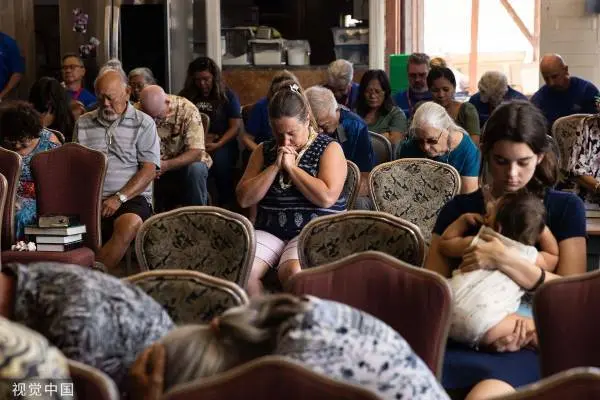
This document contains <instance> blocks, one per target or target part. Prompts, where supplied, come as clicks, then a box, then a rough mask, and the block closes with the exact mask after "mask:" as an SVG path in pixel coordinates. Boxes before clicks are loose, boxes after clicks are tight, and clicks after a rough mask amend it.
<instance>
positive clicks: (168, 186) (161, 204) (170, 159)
mask: <svg viewBox="0 0 600 400" xmlns="http://www.w3.org/2000/svg"><path fill="white" fill-rule="evenodd" d="M139 108H140V109H141V110H142V111H144V112H145V113H146V114H148V115H149V116H151V117H152V118H154V121H155V122H156V127H157V129H158V136H159V138H160V158H161V160H160V171H159V172H158V173H157V179H156V181H155V182H154V205H155V207H156V210H157V211H158V212H162V211H167V210H169V209H172V208H175V207H178V206H202V205H206V203H207V200H208V194H207V187H206V179H207V178H208V169H209V168H210V166H211V165H212V159H211V158H210V156H209V155H208V153H207V152H206V148H205V147H204V129H203V127H202V119H201V118H200V112H199V111H198V108H196V106H195V105H194V104H193V103H192V102H191V101H189V100H188V99H186V98H184V97H180V96H175V95H171V94H166V93H165V91H164V90H163V89H162V88H161V87H160V86H157V85H150V86H147V87H146V88H144V90H142V92H141V93H140V103H139Z"/></svg>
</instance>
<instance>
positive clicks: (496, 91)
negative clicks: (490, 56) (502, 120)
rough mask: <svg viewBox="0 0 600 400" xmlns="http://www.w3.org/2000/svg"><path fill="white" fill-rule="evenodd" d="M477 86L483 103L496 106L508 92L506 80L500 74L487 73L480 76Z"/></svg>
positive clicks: (496, 72) (497, 72)
mask: <svg viewBox="0 0 600 400" xmlns="http://www.w3.org/2000/svg"><path fill="white" fill-rule="evenodd" d="M477 86H478V88H479V94H480V96H481V100H482V101H483V102H484V103H492V104H494V105H498V104H500V103H501V102H502V99H503V98H504V95H505V94H506V92H507V91H508V80H507V79H506V75H504V74H503V73H502V72H499V71H487V72H486V73H484V74H483V75H482V76H481V79H479V83H478V84H477Z"/></svg>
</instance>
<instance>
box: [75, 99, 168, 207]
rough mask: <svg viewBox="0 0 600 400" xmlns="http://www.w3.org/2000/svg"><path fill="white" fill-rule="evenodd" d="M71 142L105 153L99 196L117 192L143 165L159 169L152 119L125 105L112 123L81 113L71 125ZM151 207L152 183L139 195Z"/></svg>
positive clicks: (157, 145)
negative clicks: (119, 115)
mask: <svg viewBox="0 0 600 400" xmlns="http://www.w3.org/2000/svg"><path fill="white" fill-rule="evenodd" d="M73 141H74V142H77V143H80V144H82V145H84V146H86V147H89V148H91V149H94V150H98V151H101V152H103V153H104V154H106V156H107V158H108V166H107V170H106V177H105V178H104V190H103V192H102V197H103V198H107V197H109V196H112V195H114V194H115V193H116V192H118V191H119V190H121V189H122V188H123V186H125V184H126V183H127V182H129V180H130V179H131V178H132V177H133V176H134V175H135V174H136V173H137V172H138V170H139V169H140V164H141V163H143V162H147V163H153V164H154V165H156V167H157V169H160V140H159V138H158V133H157V131H156V124H155V123H154V120H153V119H152V118H151V117H150V116H148V115H146V114H144V113H143V112H141V111H139V110H136V109H135V107H133V106H132V105H131V104H127V109H126V110H125V113H123V115H122V116H121V118H119V119H118V120H116V121H115V122H113V123H111V122H107V121H104V120H102V119H100V118H98V110H94V111H91V112H88V113H86V114H83V115H82V116H81V117H80V118H79V120H78V121H77V124H76V126H75V132H74V133H73ZM142 196H144V197H145V198H146V200H148V203H150V204H152V183H150V184H149V185H148V187H147V188H146V189H145V190H144V192H143V193H142Z"/></svg>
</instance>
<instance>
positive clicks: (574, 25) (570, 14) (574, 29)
mask: <svg viewBox="0 0 600 400" xmlns="http://www.w3.org/2000/svg"><path fill="white" fill-rule="evenodd" d="M598 23H599V15H598V14H586V13H585V0H542V10H541V20H540V24H541V27H540V36H541V38H540V54H542V55H543V54H545V53H558V54H560V55H561V56H562V57H563V58H564V59H565V61H566V63H567V64H568V65H569V71H570V72H571V74H572V75H575V76H579V77H581V78H585V79H588V80H591V81H592V82H594V83H595V84H596V85H598V83H600V32H599V31H598ZM541 83H543V82H542V81H541V78H540V84H541Z"/></svg>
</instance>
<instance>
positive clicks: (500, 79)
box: [469, 71, 527, 128]
mask: <svg viewBox="0 0 600 400" xmlns="http://www.w3.org/2000/svg"><path fill="white" fill-rule="evenodd" d="M477 86H478V88H479V92H477V93H475V94H474V95H473V96H471V98H470V99H469V103H471V104H473V105H474V106H475V108H476V109H477V113H478V114H479V125H480V126H481V128H483V126H484V125H485V122H486V121H487V120H488V118H489V117H490V114H492V111H494V109H495V108H496V107H498V106H499V105H500V103H502V102H504V101H510V100H527V97H526V96H525V95H524V94H523V93H521V92H519V91H517V90H515V89H513V88H511V87H510V86H508V79H507V78H506V75H504V74H503V73H502V72H499V71H487V72H485V73H484V74H483V75H482V76H481V79H479V83H478V84H477Z"/></svg>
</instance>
